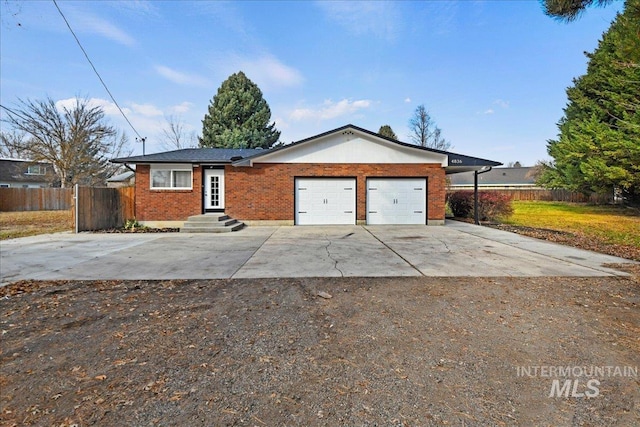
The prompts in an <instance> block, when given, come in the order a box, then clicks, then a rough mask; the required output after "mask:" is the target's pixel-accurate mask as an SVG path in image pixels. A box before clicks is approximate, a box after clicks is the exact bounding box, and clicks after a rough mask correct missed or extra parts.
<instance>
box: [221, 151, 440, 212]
mask: <svg viewBox="0 0 640 427" xmlns="http://www.w3.org/2000/svg"><path fill="white" fill-rule="evenodd" d="M313 176H318V177H321V176H329V177H355V178H356V185H357V193H356V197H357V201H356V203H357V207H356V209H357V212H356V218H357V219H358V220H366V194H367V190H366V178H368V177H369V178H371V177H390V178H391V177H427V178H428V179H427V182H428V192H427V197H428V213H427V218H428V219H430V220H444V204H445V173H444V169H443V168H442V167H441V166H440V165H439V164H433V165H432V164H428V165H425V164H323V165H315V164H303V163H294V164H266V163H263V164H256V165H254V166H253V167H233V166H227V167H226V168H225V213H227V214H228V215H230V216H231V217H233V218H236V219H239V220H293V219H294V178H295V177H313Z"/></svg>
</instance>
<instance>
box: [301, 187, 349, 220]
mask: <svg viewBox="0 0 640 427" xmlns="http://www.w3.org/2000/svg"><path fill="white" fill-rule="evenodd" d="M295 187H296V190H295V191H296V194H295V196H296V207H295V209H296V215H295V223H296V224H297V225H325V224H327V225H329V224H336V225H339V224H355V223H356V197H355V194H356V192H355V179H353V178H298V179H296V181H295Z"/></svg>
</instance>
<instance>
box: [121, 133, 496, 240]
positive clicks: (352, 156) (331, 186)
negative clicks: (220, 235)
mask: <svg viewBox="0 0 640 427" xmlns="http://www.w3.org/2000/svg"><path fill="white" fill-rule="evenodd" d="M112 162H114V163H120V164H129V165H136V183H135V185H136V198H135V203H136V219H137V220H139V221H140V222H141V223H143V224H146V225H151V226H167V225H170V224H172V225H174V226H178V227H181V226H182V224H183V223H184V221H185V220H187V217H189V216H190V215H196V214H201V213H207V212H224V213H225V214H228V215H229V216H231V217H234V218H236V219H239V220H241V221H243V222H248V223H262V224H291V225H293V224H299V225H312V224H429V225H431V224H443V223H444V218H445V192H446V188H445V187H446V184H445V182H446V179H445V176H446V175H447V174H453V173H458V172H465V171H474V170H480V169H483V168H487V167H493V166H499V165H500V164H501V163H499V162H494V161H490V160H484V159H479V158H476V157H470V156H464V155H460V154H455V153H449V152H446V151H440V150H434V149H429V148H424V147H420V146H416V145H413V144H406V143H403V142H398V141H395V140H391V139H388V138H385V137H382V136H380V135H378V134H377V133H374V132H371V131H368V130H365V129H362V128H359V127H357V126H353V125H347V126H343V127H341V128H338V129H334V130H332V131H329V132H325V133H323V134H320V135H316V136H313V137H311V138H307V139H304V140H302V141H298V142H295V143H292V144H289V145H285V146H282V147H279V148H275V149H271V150H255V149H215V148H200V149H184V150H176V151H169V152H164V153H157V154H149V155H144V156H134V157H125V158H119V159H114V160H112Z"/></svg>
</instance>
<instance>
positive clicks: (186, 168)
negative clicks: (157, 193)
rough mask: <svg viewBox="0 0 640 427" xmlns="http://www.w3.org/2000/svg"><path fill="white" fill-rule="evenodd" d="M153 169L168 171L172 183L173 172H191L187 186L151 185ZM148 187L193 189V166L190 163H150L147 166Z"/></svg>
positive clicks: (157, 188) (177, 189)
mask: <svg viewBox="0 0 640 427" xmlns="http://www.w3.org/2000/svg"><path fill="white" fill-rule="evenodd" d="M154 171H170V174H169V177H170V178H169V179H170V180H171V184H173V172H189V173H190V174H191V180H190V181H189V183H190V185H189V186H188V187H154V186H153V172H154ZM149 188H150V189H151V190H176V191H180V190H193V168H192V167H191V164H164V165H150V168H149Z"/></svg>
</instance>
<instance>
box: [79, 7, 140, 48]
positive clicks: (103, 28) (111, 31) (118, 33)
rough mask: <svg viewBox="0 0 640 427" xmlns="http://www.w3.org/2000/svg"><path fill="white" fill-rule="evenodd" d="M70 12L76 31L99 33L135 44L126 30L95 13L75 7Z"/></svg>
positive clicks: (115, 39)
mask: <svg viewBox="0 0 640 427" xmlns="http://www.w3.org/2000/svg"><path fill="white" fill-rule="evenodd" d="M71 14H72V15H73V19H72V20H71V21H72V22H71V23H72V26H73V27H75V28H76V29H77V30H78V31H82V32H85V33H93V34H99V35H101V36H103V37H106V38H108V39H110V40H113V41H115V42H118V43H120V44H123V45H125V46H133V45H135V44H136V40H135V39H134V38H133V37H132V36H130V35H129V34H127V32H125V31H124V30H122V29H120V28H118V27H117V26H116V25H114V24H112V23H111V22H108V21H106V20H104V19H102V18H100V17H98V16H96V15H93V14H91V13H88V12H81V11H79V10H77V9H75V10H72V11H71Z"/></svg>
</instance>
